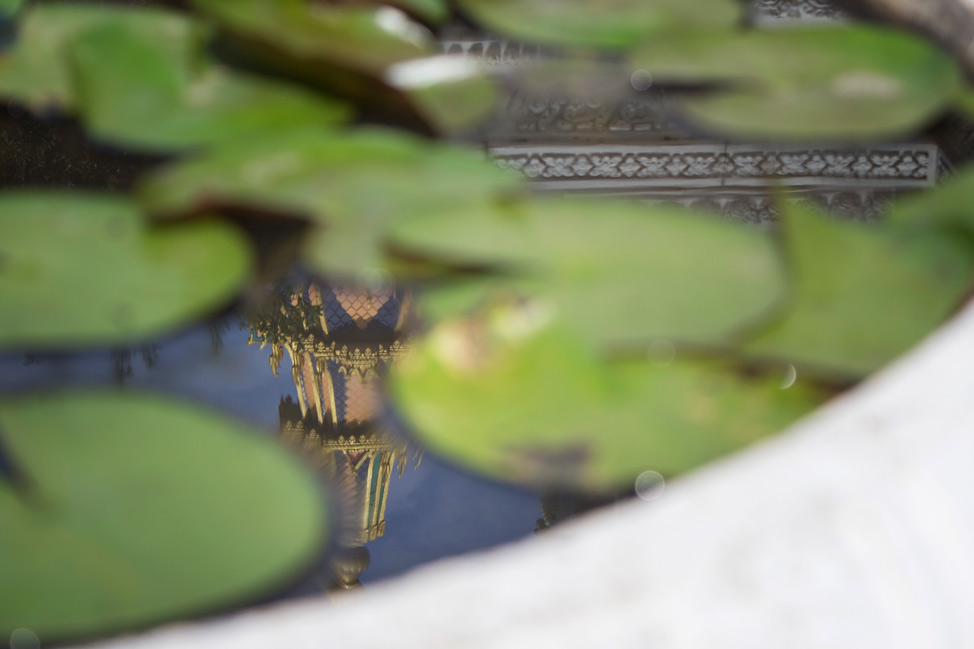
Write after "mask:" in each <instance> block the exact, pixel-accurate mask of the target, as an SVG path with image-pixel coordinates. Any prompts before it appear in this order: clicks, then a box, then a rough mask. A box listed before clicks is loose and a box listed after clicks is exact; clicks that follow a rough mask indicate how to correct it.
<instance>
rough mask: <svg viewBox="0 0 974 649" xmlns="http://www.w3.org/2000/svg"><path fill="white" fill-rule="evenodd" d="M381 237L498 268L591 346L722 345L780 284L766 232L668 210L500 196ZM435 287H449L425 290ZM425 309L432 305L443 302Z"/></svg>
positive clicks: (467, 290)
mask: <svg viewBox="0 0 974 649" xmlns="http://www.w3.org/2000/svg"><path fill="white" fill-rule="evenodd" d="M389 238H390V240H391V241H392V242H393V243H394V244H396V246H397V248H400V249H404V250H408V251H411V252H413V253H414V254H418V255H424V256H428V257H431V258H433V259H440V260H444V261H445V262H447V263H467V264H479V265H487V266H493V267H496V268H499V269H501V270H505V271H506V273H507V275H508V276H505V277H502V278H500V279H498V280H496V281H494V282H493V285H494V286H495V287H496V290H499V291H501V292H503V291H505V290H506V291H507V292H509V293H510V292H513V293H522V294H526V295H529V296H533V297H535V298H536V299H538V300H541V301H542V302H543V303H544V304H546V305H547V306H548V308H553V309H554V310H555V311H556V312H557V313H558V315H559V318H561V319H563V321H564V322H565V323H566V324H568V325H569V326H572V327H573V328H574V329H575V330H576V331H577V332H578V333H580V334H582V335H584V336H585V337H587V338H588V339H589V340H592V341H594V342H597V343H610V344H631V343H635V344H645V343H646V342H647V341H649V340H652V339H654V338H658V337H665V338H675V339H677V340H681V341H690V342H694V343H697V344H701V343H707V344H724V343H727V342H729V337H730V336H732V335H733V334H734V333H736V332H737V331H739V330H740V329H742V328H743V327H745V326H747V325H748V324H750V323H752V322H753V321H755V320H757V319H758V318H760V317H761V316H763V315H765V313H766V312H767V311H768V310H769V309H770V308H771V307H772V305H773V304H774V303H775V302H776V300H778V299H779V298H780V297H781V296H782V294H783V292H784V280H783V278H782V273H781V269H780V265H779V262H778V257H777V253H776V251H775V249H774V246H773V245H772V243H771V240H770V238H768V237H767V235H765V234H764V233H761V232H758V231H756V230H748V229H745V228H741V227H739V226H736V225H734V224H730V223H726V222H722V221H718V220H716V219H714V218H711V217H708V216H703V215H699V214H695V213H692V212H689V211H687V210H683V209H679V208H663V207H654V208H649V207H646V206H642V205H636V204H627V203H618V202H612V201H585V200H578V199H576V200H573V201H551V200H547V201H544V200H537V201H525V202H520V203H517V202H508V203H505V204H500V205H495V206H492V207H491V208H490V209H489V210H488V209H480V210H466V211H462V212H460V211H458V212H457V213H448V212H441V213H438V214H433V213H430V214H425V215H422V216H418V217H417V218H414V219H408V220H402V221H398V222H396V223H393V224H391V226H390V233H389ZM510 275H514V276H515V277H516V279H514V280H512V279H511V277H509V276H510ZM471 281H475V282H476V285H473V286H471V284H470V282H471ZM491 286H492V282H491V281H489V280H484V279H479V280H468V282H467V283H465V284H463V285H461V286H459V287H451V288H445V289H439V290H436V291H434V292H433V295H432V297H433V299H435V300H448V301H453V302H455V303H456V304H464V303H466V304H470V303H473V302H475V301H474V299H473V296H474V294H476V293H477V292H478V291H480V292H489V291H490V290H491ZM444 291H451V292H452V291H458V292H460V293H461V295H458V296H457V297H456V298H451V297H443V296H442V295H440V296H438V295H437V294H438V293H439V294H442V293H443V292H444ZM462 294H466V295H465V296H462ZM427 299H429V298H427ZM421 308H422V307H421ZM431 308H432V309H435V310H436V311H439V312H440V313H441V314H442V313H444V312H447V313H448V312H449V311H450V310H452V308H453V307H451V306H450V305H449V304H446V305H442V304H441V305H434V306H433V307H431ZM431 313H432V311H431V310H427V314H431Z"/></svg>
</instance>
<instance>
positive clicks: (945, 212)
mask: <svg viewBox="0 0 974 649" xmlns="http://www.w3.org/2000/svg"><path fill="white" fill-rule="evenodd" d="M887 218H888V220H889V221H890V222H892V223H897V224H903V225H910V226H921V227H923V226H935V227H941V228H944V229H947V230H951V229H960V230H964V231H967V232H968V233H969V234H974V167H967V168H965V169H962V170H960V171H958V173H957V175H955V176H953V177H951V178H949V179H947V180H946V181H945V182H944V183H943V184H941V185H939V186H937V187H935V188H934V189H931V190H928V191H925V192H922V193H919V194H916V195H915V196H911V197H909V198H905V199H903V200H900V201H897V202H896V203H895V204H894V205H893V207H892V209H890V212H889V215H888V217H887Z"/></svg>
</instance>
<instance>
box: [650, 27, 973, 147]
mask: <svg viewBox="0 0 974 649" xmlns="http://www.w3.org/2000/svg"><path fill="white" fill-rule="evenodd" d="M632 62H633V65H634V66H635V67H636V68H643V69H647V70H650V71H651V72H652V74H653V78H654V79H655V81H656V82H657V83H658V84H659V83H662V84H667V83H678V84H687V83H690V84H718V85H719V86H720V87H719V88H718V89H717V90H715V91H713V92H708V93H694V94H690V95H685V96H684V97H683V98H682V104H683V106H684V108H685V110H686V113H687V115H688V116H689V117H690V118H692V119H694V120H696V121H698V122H699V123H700V124H701V125H703V126H705V127H707V128H710V129H715V130H718V131H720V132H722V133H728V134H731V135H734V136H736V137H773V138H784V139H811V138H819V139H821V138H835V139H840V138H841V139H846V140H848V139H871V138H877V137H889V136H893V135H895V136H899V135H901V134H902V133H903V132H906V131H910V130H915V129H917V128H920V127H922V126H924V125H926V124H927V123H928V122H929V121H931V120H933V119H934V118H935V117H937V116H938V115H939V114H940V113H941V112H942V111H943V110H944V109H945V108H946V106H947V105H949V104H950V103H951V102H952V101H954V99H955V97H956V96H957V95H958V94H959V92H960V91H961V87H962V81H961V80H962V76H961V73H960V70H959V68H958V66H957V64H956V63H955V62H954V61H953V60H952V59H951V58H950V57H949V56H948V55H947V54H945V53H943V52H941V51H940V50H938V49H937V48H936V47H935V46H934V45H932V44H930V43H928V42H926V41H924V40H922V39H921V38H918V37H915V36H911V35H909V34H907V33H903V32H899V31H894V30H891V29H886V28H880V27H872V26H846V25H843V26H834V27H801V28H790V29H774V30H750V31H746V32H726V33H724V34H706V35H705V34H695V33H687V34H675V35H672V36H668V37H661V38H658V39H653V40H652V41H648V42H647V43H646V44H645V45H644V46H643V47H641V48H640V49H639V50H638V51H637V52H636V53H635V54H634V55H633V57H632Z"/></svg>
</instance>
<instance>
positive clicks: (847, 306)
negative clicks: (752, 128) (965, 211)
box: [747, 205, 974, 379]
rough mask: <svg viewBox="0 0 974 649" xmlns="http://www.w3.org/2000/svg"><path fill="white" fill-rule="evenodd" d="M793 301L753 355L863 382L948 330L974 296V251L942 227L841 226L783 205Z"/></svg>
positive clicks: (756, 345)
mask: <svg viewBox="0 0 974 649" xmlns="http://www.w3.org/2000/svg"><path fill="white" fill-rule="evenodd" d="M783 217H784V218H783V224H782V229H783V237H784V245H785V248H786V250H787V251H788V253H789V256H790V261H791V272H792V286H793V288H792V291H793V295H792V299H791V303H790V304H788V305H787V307H786V308H785V310H784V311H783V313H782V314H781V317H780V319H779V320H778V321H777V322H775V323H774V324H773V325H771V326H770V327H769V328H768V329H767V330H766V331H765V332H764V333H762V334H761V335H759V336H758V337H756V338H755V339H754V340H753V341H752V342H751V343H750V344H749V345H748V347H747V351H749V352H750V353H753V354H757V355H759V356H763V357H773V358H777V359H785V360H786V361H787V362H790V363H794V364H795V365H796V366H797V367H798V368H799V371H804V370H807V371H812V372H815V373H818V374H824V375H826V376H829V375H831V376H835V377H840V378H842V377H844V378H851V379H858V378H862V377H864V376H866V375H867V374H869V373H870V372H872V371H874V370H876V369H878V368H880V367H882V366H883V365H885V364H886V363H888V362H889V361H890V360H892V359H893V358H895V357H896V356H898V355H899V354H901V353H903V352H904V351H906V350H907V349H909V348H910V347H912V346H913V345H914V344H916V343H917V342H918V341H919V340H920V339H921V338H923V337H924V336H925V335H926V334H928V333H929V332H930V331H932V330H933V329H934V328H935V327H937V326H938V325H940V324H941V323H942V322H943V321H944V320H945V319H946V318H947V317H948V316H949V315H950V314H951V313H952V312H953V311H954V310H955V309H956V308H957V307H958V306H959V305H960V303H961V301H962V299H963V298H964V296H965V295H966V293H967V291H968V290H969V289H970V286H971V280H972V271H974V254H972V253H971V250H970V248H969V247H968V246H967V245H966V243H965V242H964V241H962V240H958V239H957V238H955V237H952V236H950V235H949V234H948V233H945V232H942V231H938V230H917V229H915V228H894V227H882V226H880V225H875V224H874V225H861V224H855V223H844V222H836V221H833V220H830V219H828V218H827V217H825V216H823V215H820V214H817V213H814V212H812V211H810V210H809V209H808V208H805V207H802V206H799V205H790V206H788V205H786V206H784V207H783Z"/></svg>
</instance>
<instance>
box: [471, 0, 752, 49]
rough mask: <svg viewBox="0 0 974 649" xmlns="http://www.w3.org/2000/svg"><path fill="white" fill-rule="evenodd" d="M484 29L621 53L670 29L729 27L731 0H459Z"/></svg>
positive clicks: (734, 14)
mask: <svg viewBox="0 0 974 649" xmlns="http://www.w3.org/2000/svg"><path fill="white" fill-rule="evenodd" d="M459 6H460V8H461V9H462V10H463V11H464V12H466V13H467V14H468V15H469V16H470V17H471V18H472V19H473V20H474V22H476V23H478V24H480V25H481V26H482V27H485V28H486V29H487V30H489V31H491V32H493V33H496V34H503V35H504V36H507V37H510V38H513V39H517V40H522V41H526V42H533V43H542V44H550V45H573V46H582V47H595V48H607V49H625V48H629V47H632V46H634V45H638V44H639V43H642V42H644V41H645V40H647V39H651V38H655V37H656V36H659V35H662V34H666V33H671V32H673V31H677V32H680V31H683V30H700V29H704V30H707V31H710V30H714V29H725V28H726V29H730V28H732V27H734V26H736V25H737V24H738V23H739V22H740V21H741V20H742V18H743V10H742V4H741V3H739V2H735V1H734V0H694V1H693V2H687V1H686V0H611V2H600V3H592V2H589V1H587V0H460V1H459Z"/></svg>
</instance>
